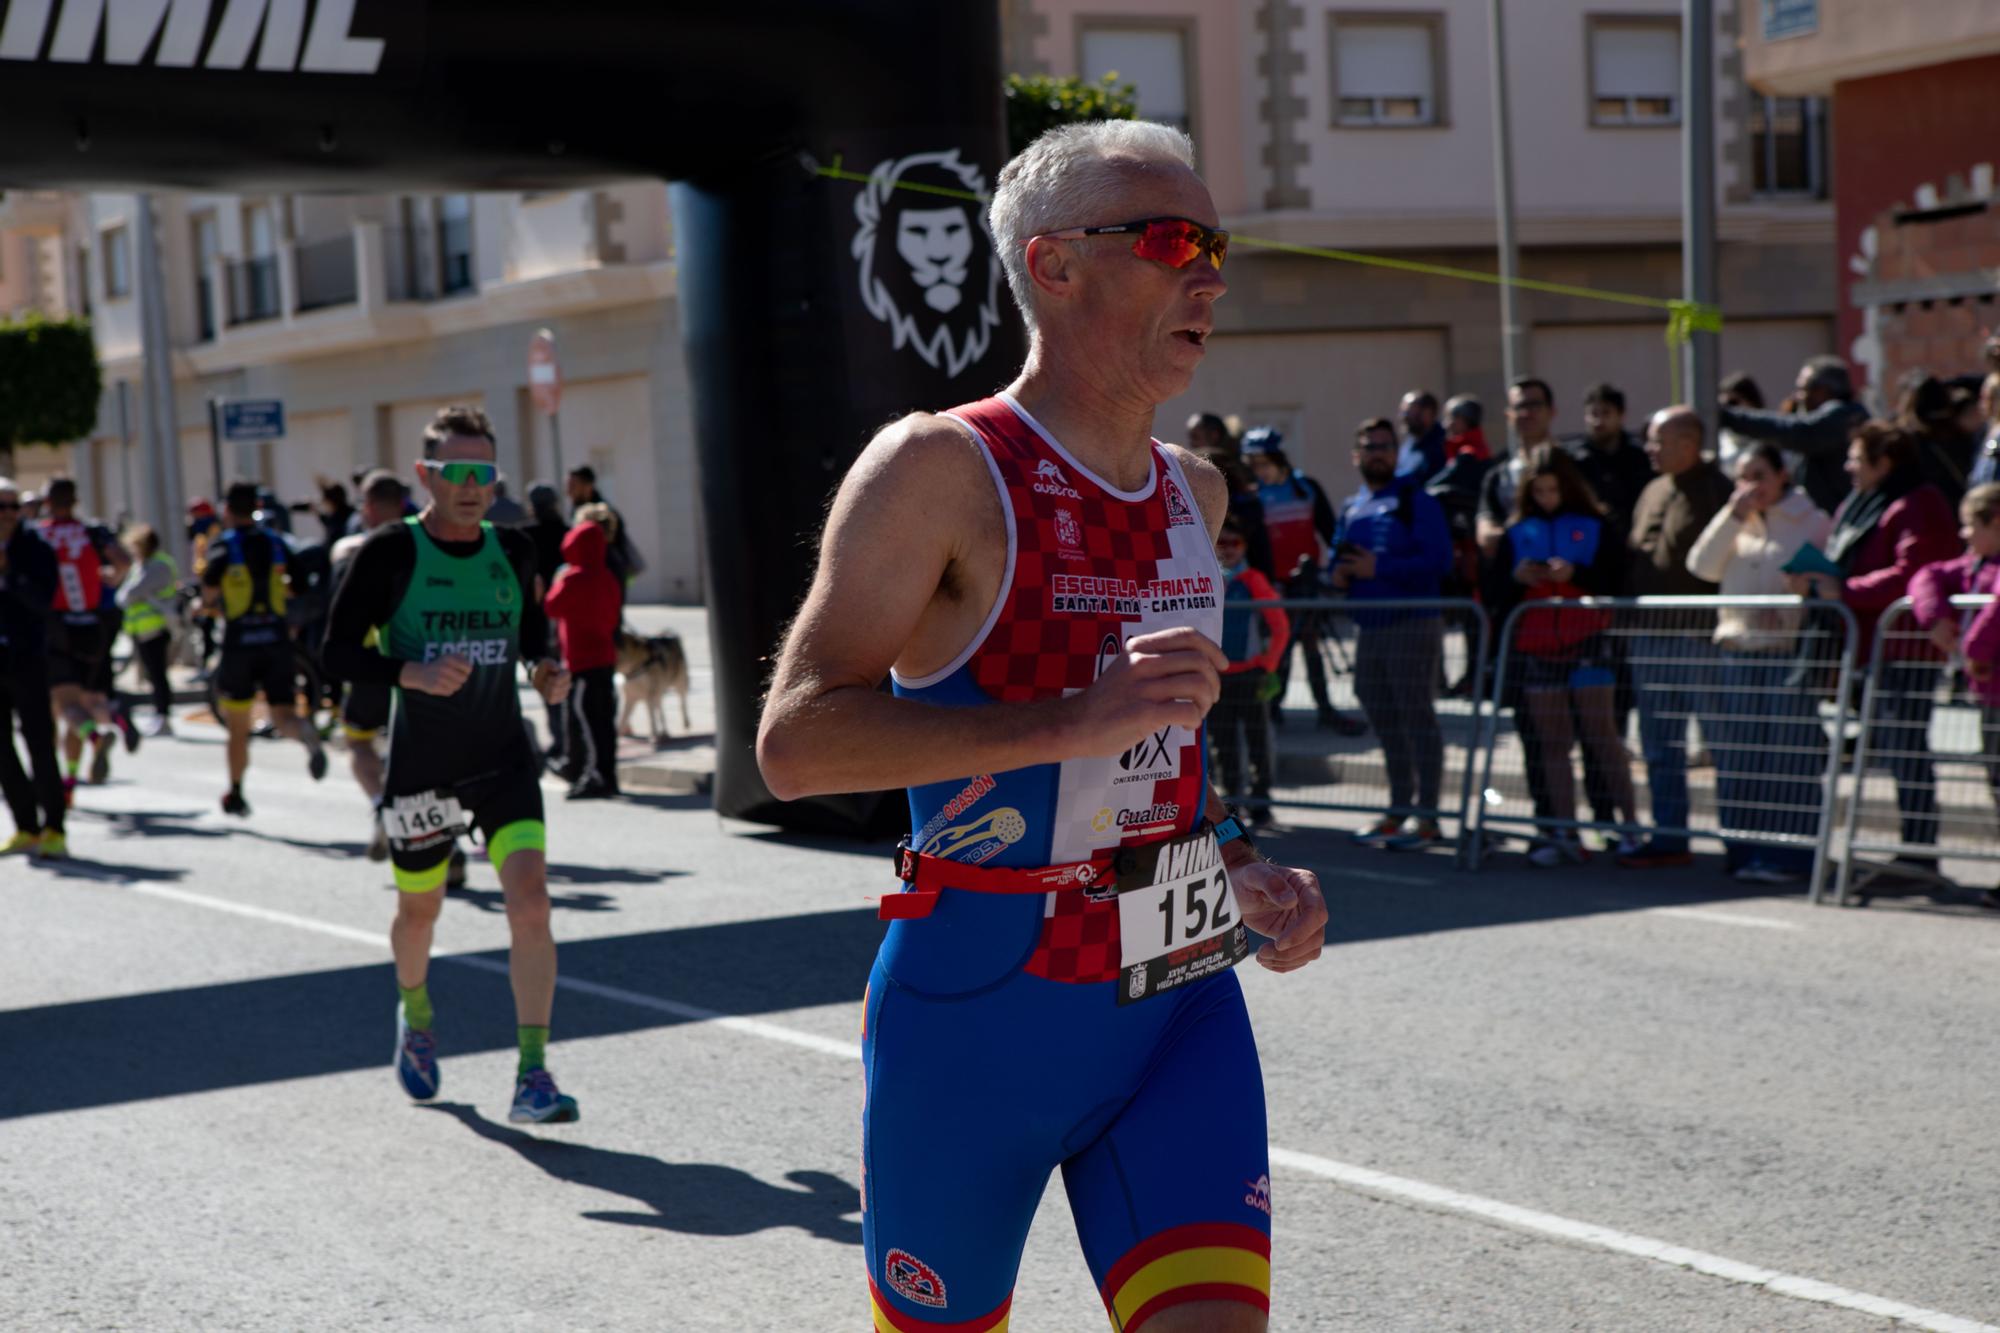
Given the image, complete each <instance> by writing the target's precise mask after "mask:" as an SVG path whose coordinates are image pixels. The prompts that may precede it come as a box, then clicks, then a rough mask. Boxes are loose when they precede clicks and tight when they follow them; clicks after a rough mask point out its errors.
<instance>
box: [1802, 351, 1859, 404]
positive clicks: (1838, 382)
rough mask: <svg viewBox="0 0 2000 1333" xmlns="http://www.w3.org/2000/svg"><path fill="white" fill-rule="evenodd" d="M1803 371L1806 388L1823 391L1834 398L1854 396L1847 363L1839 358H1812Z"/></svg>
mask: <svg viewBox="0 0 2000 1333" xmlns="http://www.w3.org/2000/svg"><path fill="white" fill-rule="evenodd" d="M1804 369H1805V371H1806V375H1807V379H1806V385H1807V387H1809V388H1815V389H1825V390H1826V391H1827V392H1828V393H1830V394H1832V395H1833V396H1834V397H1835V398H1852V397H1853V396H1854V376H1853V375H1852V374H1850V373H1849V372H1848V369H1847V363H1846V362H1845V361H1843V360H1841V359H1840V358H1839V357H1837V356H1816V357H1813V358H1812V359H1811V360H1809V361H1807V362H1806V364H1805V366H1804Z"/></svg>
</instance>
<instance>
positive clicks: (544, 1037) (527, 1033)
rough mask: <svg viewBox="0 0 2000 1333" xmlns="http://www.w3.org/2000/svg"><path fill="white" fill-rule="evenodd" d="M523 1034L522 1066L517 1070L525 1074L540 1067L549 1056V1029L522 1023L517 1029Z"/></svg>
mask: <svg viewBox="0 0 2000 1333" xmlns="http://www.w3.org/2000/svg"><path fill="white" fill-rule="evenodd" d="M515 1031H516V1032H518V1033H520V1034H521V1067H520V1069H519V1070H518V1071H517V1072H519V1073H522V1074H525V1073H527V1072H528V1071H529V1070H531V1069H540V1068H542V1067H543V1062H544V1060H545V1059H546V1057H547V1054H548V1048H549V1030H548V1029H547V1028H537V1027H529V1026H528V1025H527V1024H525V1023H524V1024H522V1025H521V1026H520V1027H518V1028H516V1029H515Z"/></svg>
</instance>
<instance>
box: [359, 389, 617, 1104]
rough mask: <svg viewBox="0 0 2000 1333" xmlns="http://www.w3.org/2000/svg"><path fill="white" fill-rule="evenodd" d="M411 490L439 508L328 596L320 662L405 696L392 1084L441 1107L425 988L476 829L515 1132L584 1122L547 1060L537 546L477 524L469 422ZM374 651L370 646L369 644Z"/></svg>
mask: <svg viewBox="0 0 2000 1333" xmlns="http://www.w3.org/2000/svg"><path fill="white" fill-rule="evenodd" d="M417 471H418V476H419V477H420V478H421V480H422V481H423V483H424V486H425V488H426V489H427V490H428V491H429V492H430V496H431V502H430V504H429V505H428V506H427V507H426V508H425V509H424V511H423V513H421V514H419V515H418V516H417V517H415V518H412V519H408V520H405V521H404V522H401V523H396V524H391V525H389V526H388V527H386V528H384V529H382V530H380V531H378V532H376V533H374V534H372V535H371V536H370V537H369V538H368V540H367V541H366V542H364V543H363V544H362V547H361V550H360V551H359V552H358V553H357V554H356V555H355V556H354V563H353V565H352V566H351V567H350V568H349V570H348V572H347V577H346V578H344V579H343V580H341V584H340V587H339V590H338V591H337V592H336V593H335V594H334V600H333V608H332V611H331V613H330V615H329V618H328V625H327V637H326V647H325V650H324V655H325V658H326V663H327V667H328V669H329V670H330V671H332V672H333V674H335V675H336V676H339V677H340V678H342V679H344V680H348V681H354V682H357V683H363V682H369V681H380V682H383V683H387V684H393V685H394V686H395V687H396V694H395V711H394V717H393V720H392V721H391V723H390V728H389V765H388V772H387V775H386V779H385V783H384V789H383V793H382V802H381V812H382V819H383V823H384V825H385V826H386V827H387V829H388V833H389V854H390V859H391V861H392V862H393V863H394V865H395V871H396V887H397V888H399V889H400V890H402V892H401V893H400V894H399V895H398V897H399V901H398V905H397V911H396V921H395V924H394V926H393V927H392V928H391V929H390V932H389V942H390V944H391V946H392V947H393V949H394V950H395V954H396V984H397V987H398V988H399V989H400V990H401V992H402V1000H401V1003H400V1004H399V1006H398V1007H397V1011H396V1034H397V1035H396V1073H397V1076H398V1077H399V1078H400V1079H401V1081H402V1084H403V1088H404V1090H405V1091H407V1092H408V1093H409V1094H410V1096H412V1097H414V1098H416V1099H417V1100H419V1101H424V1100H428V1099H429V1098H431V1097H434V1096H436V1095H437V1091H438V1071H437V1054H436V1045H435V1042H434V1040H433V1037H432V1034H431V1024H432V1013H431V1001H430V994H429V991H428V989H427V988H426V986H425V977H426V975H427V973H428V971H429V967H430V951H431V932H432V929H433V927H434V926H435V925H436V923H437V918H438V912H439V911H440V909H441V908H442V907H443V905H444V888H445V876H446V873H447V865H448V863H449V860H450V856H451V851H452V848H453V846H454V845H455V843H456V842H457V839H458V836H459V834H460V833H461V832H463V831H464V830H465V829H466V828H468V827H476V828H477V829H478V830H479V831H480V833H481V834H483V835H484V837H485V839H486V850H487V856H488V857H489V858H490V859H491V860H492V862H493V865H494V868H495V869H496V870H498V871H499V873H500V886H501V889H502V891H503V893H504V895H505V897H506V904H507V925H508V928H509V930H510V932H511V934H512V937H513V940H512V949H511V951H510V953H509V957H508V968H509V972H510V974H511V977H512V980H513V984H514V1007H515V1013H516V1021H517V1022H518V1024H519V1031H520V1040H521V1062H520V1069H519V1075H518V1078H517V1081H516V1083H515V1089H514V1105H513V1109H512V1111H511V1112H510V1114H509V1116H508V1118H509V1119H510V1120H513V1121H515V1122H516V1123H528V1122H540V1123H553V1122H562V1121H569V1120H575V1119H576V1118H577V1109H576V1102H575V1101H574V1099H572V1098H569V1097H566V1096H564V1095H563V1094H562V1093H561V1092H559V1091H558V1090H557V1089H556V1085H555V1080H554V1079H553V1078H551V1077H550V1075H549V1072H548V1069H547V1068H546V1066H545V1065H544V1062H543V1052H544V1049H545V1047H546V1044H547V1042H548V1033H549V1012H550V1009H551V1007H552V1005H553V1002H554V999H555V985H556V946H555V940H554V938H553V936H552V935H551V934H550V932H549V893H548V867H547V861H546V858H545V856H544V847H545V838H544V832H543V826H542V790H541V785H540V782H539V779H538V777H537V769H536V765H535V760H534V755H533V753H532V751H531V749H530V746H529V743H528V733H527V728H526V725H525V722H524V721H523V719H522V716H521V705H520V698H519V695H518V694H517V693H516V684H515V671H516V669H517V667H518V666H520V665H522V658H521V645H522V644H523V643H527V644H533V645H541V644H544V643H546V642H547V641H548V633H547V624H546V621H545V620H544V618H543V614H542V589H541V587H540V586H539V580H538V578H537V576H536V573H535V553H534V547H533V545H532V543H531V542H530V541H529V539H528V538H527V536H526V535H525V534H523V533H519V532H515V531H512V530H509V529H497V528H495V527H494V526H493V525H492V524H490V523H486V522H484V521H482V516H483V515H484V514H485V512H486V510H487V507H488V506H489V505H491V504H492V502H493V484H494V482H495V481H496V480H497V479H498V469H497V468H496V466H495V464H494V441H493V428H492V426H491V424H490V423H489V422H488V421H487V419H486V414H485V413H483V412H480V411H479V410H477V409H476V408H466V407H450V408H446V409H444V410H443V411H441V412H439V413H438V414H437V417H436V418H435V419H434V420H433V421H432V422H431V424H430V425H429V426H428V427H427V428H426V429H425V431H424V456H423V458H422V459H421V460H420V461H419V462H418V464H417ZM371 630H372V631H375V634H376V646H373V647H371V646H369V644H368V636H369V633H370V631H371ZM531 679H532V680H533V683H534V686H535V688H536V689H537V690H539V691H540V692H541V694H542V696H543V697H544V698H545V699H548V700H549V701H550V702H551V703H559V702H561V700H562V698H563V696H564V695H566V694H567V693H568V692H569V676H568V674H567V673H566V672H564V671H563V670H562V668H561V666H560V665H559V664H558V663H556V662H554V661H552V660H548V659H546V658H544V659H542V660H539V661H536V662H534V663H533V664H532V670H531Z"/></svg>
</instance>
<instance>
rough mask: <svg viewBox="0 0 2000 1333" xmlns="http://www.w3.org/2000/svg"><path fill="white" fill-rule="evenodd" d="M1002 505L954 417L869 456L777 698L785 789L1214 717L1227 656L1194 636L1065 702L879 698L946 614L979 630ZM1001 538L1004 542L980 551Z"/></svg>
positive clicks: (766, 721) (780, 780) (1092, 743)
mask: <svg viewBox="0 0 2000 1333" xmlns="http://www.w3.org/2000/svg"><path fill="white" fill-rule="evenodd" d="M999 504H1000V500H999V496H998V494H997V493H996V492H995V490H994V487H993V481H992V478H991V476H990V475H989V474H988V472H987V470H986V464H985V462H984V460H983V459H982V458H981V456H980V454H979V451H978V447H977V446H976V445H974V444H973V443H972V441H971V440H970V439H969V438H968V437H967V436H966V434H965V432H964V431H963V430H961V429H960V428H959V427H957V426H956V425H953V424H952V423H951V422H949V421H945V420H943V419H941V418H938V417H931V416H923V415H917V416H911V417H907V418H905V419H904V420H902V421H900V422H897V423H896V424H895V425H893V426H890V427H889V428H887V429H886V430H884V431H883V432H882V433H881V434H880V435H878V436H876V438H875V439H874V440H873V441H872V442H871V443H870V444H869V446H868V448H867V449H865V450H863V451H862V454H861V457H860V458H859V459H857V460H856V462H855V464H854V467H853V468H852V469H851V470H850V471H849V472H848V474H847V478H846V480H845V481H843V482H842V483H841V487H840V493H839V494H838V495H837V496H836V497H835V499H834V504H833V511H832V513H831V514H830V515H829V517H828V519H827V525H826V533H825V536H824V538H823V539H822V541H821V546H820V564H819V570H818V572H817V574H816V575H815V576H814V579H813V584H812V589H811V591H809V592H808V593H807V594H806V599H805V603H804V605H803V606H802V607H801V609H800V611H799V615H798V618H797V619H796V620H795V621H794V622H793V624H792V628H791V631H790V632H789V633H788V634H787V635H786V637H785V643H784V646H783V647H782V648H781V649H780V651H779V655H778V664H777V670H776V672H775V673H774V674H773V676H772V681H771V690H770V693H769V695H768V696H767V697H766V699H765V703H764V716H763V722H762V725H761V726H760V728H759V729H758V734H757V761H758V764H759V765H760V766H761V768H762V769H763V773H764V782H765V784H766V785H767V786H768V787H769V788H770V789H771V792H772V794H773V795H776V796H778V797H779V798H781V799H785V800H795V799H797V798H799V797H802V796H813V795H819V794H822V793H829V792H850V791H879V790H884V789H888V788H894V787H909V786H920V785H922V784H924V783H929V782H942V781H947V780H950V779H953V778H961V777H967V776H970V775H972V774H975V773H990V772H999V771H1003V770H1006V769H1012V768H1023V767H1026V766H1028V765H1031V764H1040V763H1050V762H1054V761H1058V760H1062V759H1067V758H1071V757H1073V756H1076V755H1085V754H1103V755H1115V754H1118V753H1120V752H1121V751H1122V750H1124V749H1125V748H1127V747H1128V746H1130V744H1131V743H1132V739H1133V738H1134V737H1137V736H1141V735H1144V734H1146V732H1147V730H1148V729H1149V728H1150V729H1153V730H1158V729H1160V728H1163V727H1166V726H1168V725H1170V724H1178V725H1181V726H1195V725H1198V724H1199V723H1200V721H1201V718H1202V716H1203V715H1204V714H1205V713H1206V712H1207V711H1208V708H1209V706H1210V705H1211V704H1213V703H1214V701H1215V695H1216V692H1217V690H1218V689H1219V688H1220V687H1219V683H1218V682H1219V679H1220V678H1219V674H1218V673H1219V671H1220V669H1221V667H1222V665H1223V664H1224V663H1223V661H1222V658H1221V653H1220V651H1219V650H1218V649H1216V648H1215V646H1214V645H1213V644H1211V643H1209V642H1208V641H1207V640H1206V639H1203V638H1201V636H1199V635H1197V634H1193V633H1192V632H1191V631H1181V630H1175V631H1170V632H1168V633H1166V634H1159V635H1145V636H1141V637H1140V638H1137V639H1134V640H1132V642H1131V643H1130V644H1128V645H1127V651H1126V653H1125V656H1124V657H1123V658H1122V659H1120V660H1118V661H1116V662H1114V663H1113V664H1112V666H1111V667H1110V668H1108V669H1107V670H1106V671H1105V672H1104V674H1103V675H1102V676H1100V677H1099V678H1098V681H1097V683H1096V684H1094V685H1092V686H1091V688H1090V689H1088V690H1086V691H1083V692H1082V693H1080V694H1076V695H1071V696H1069V697H1066V698H1061V699H1046V700H1038V701H1035V702H1032V703H1015V704H991V705H987V706H984V707H977V708H938V707H935V706H933V705H930V704H926V703H921V702H918V701H916V700H911V699H897V698H894V697H893V696H890V695H888V694H885V693H883V692H882V691H881V689H880V686H881V683H882V681H883V678H884V677H886V676H887V675H888V673H889V669H890V668H891V667H892V666H894V665H895V663H896V662H897V660H898V659H899V658H900V657H902V655H903V654H904V652H905V650H906V649H907V648H908V647H909V645H910V644H911V643H912V642H913V641H914V640H916V639H917V638H918V636H919V634H920V633H922V632H924V631H925V630H926V629H935V622H936V621H937V620H939V619H946V620H950V621H951V622H952V623H953V624H964V626H965V629H964V633H963V635H961V636H960V638H961V642H962V641H963V640H964V639H969V638H970V636H971V634H973V633H974V632H976V630H977V627H978V624H979V622H980V620H981V619H983V617H984V614H985V611H986V607H985V605H984V604H981V605H979V606H977V607H976V608H971V609H970V611H969V613H968V614H961V615H958V616H951V615H949V611H950V609H951V603H952V601H953V598H954V593H957V594H963V593H964V592H965V591H966V590H967V585H966V582H965V575H966V574H967V572H968V571H969V570H970V569H971V567H972V564H973V561H974V558H975V556H984V557H986V558H988V559H990V560H991V561H992V562H993V565H994V567H996V568H997V566H998V563H999V561H1000V559H1001V558H1003V557H1002V553H1001V550H1000V549H997V547H998V544H999V543H1003V542H1004V537H1003V536H1001V535H1000V534H1002V533H1004V527H1003V526H1002V521H1001V511H1000V509H999ZM987 542H991V543H995V544H996V549H994V550H990V551H989V550H986V549H985V547H984V546H975V544H976V543H987ZM984 598H985V594H981V595H980V596H979V598H978V599H977V600H980V601H982V603H983V601H984ZM927 612H928V613H933V623H932V624H930V625H927V624H926V614H927ZM958 646H960V645H959V644H950V645H947V648H948V649H949V650H946V651H941V652H940V653H939V656H940V658H941V659H942V658H949V657H950V656H952V655H953V652H954V651H955V650H956V648H957V647H958Z"/></svg>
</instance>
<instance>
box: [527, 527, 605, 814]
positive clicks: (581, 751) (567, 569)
mask: <svg viewBox="0 0 2000 1333" xmlns="http://www.w3.org/2000/svg"><path fill="white" fill-rule="evenodd" d="M576 517H577V522H576V526H575V527H573V528H571V529H570V530H569V533H568V535H567V536H565V537H564V538H563V543H562V558H563V569H562V572H561V573H560V574H557V575H556V580H555V585H554V586H553V587H551V588H550V589H549V595H548V597H547V598H546V599H545V600H544V601H543V603H542V605H543V607H544V608H545V609H546V610H547V611H548V613H549V619H551V620H553V621H555V622H556V628H557V632H558V633H559V635H560V636H561V639H562V657H563V666H564V668H565V669H567V670H568V671H569V673H570V677H571V679H572V680H574V681H575V682H576V684H575V688H574V689H573V690H572V691H571V694H570V699H569V707H568V709H567V710H565V711H566V715H567V719H568V726H567V730H568V732H569V737H568V741H567V744H568V746H569V754H570V755H571V756H573V757H574V760H575V762H576V766H577V777H576V781H575V782H574V783H572V784H571V786H570V789H569V799H570V800H572V801H588V800H601V799H604V798H606V797H611V796H616V795H618V734H617V719H618V693H617V692H618V617H619V613H620V608H621V606H622V604H623V595H622V589H620V587H619V585H618V576H617V575H615V574H613V573H612V572H611V567H610V565H609V564H608V563H607V561H606V553H607V552H608V551H609V549H610V545H611V542H612V541H613V540H614V539H615V533H616V527H617V523H618V520H617V518H616V516H614V515H613V514H612V512H611V507H610V506H609V505H603V504H589V505H585V506H584V507H583V508H582V509H580V510H578V511H577V516H576Z"/></svg>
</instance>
